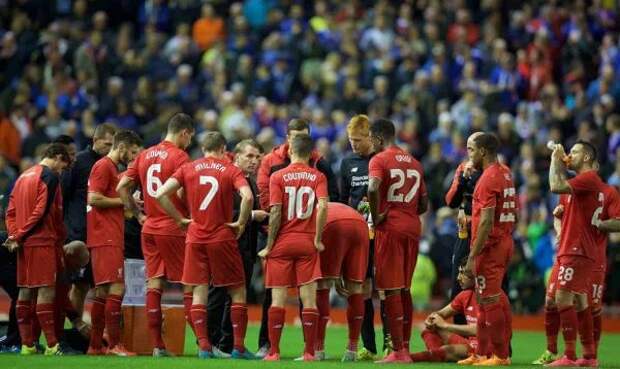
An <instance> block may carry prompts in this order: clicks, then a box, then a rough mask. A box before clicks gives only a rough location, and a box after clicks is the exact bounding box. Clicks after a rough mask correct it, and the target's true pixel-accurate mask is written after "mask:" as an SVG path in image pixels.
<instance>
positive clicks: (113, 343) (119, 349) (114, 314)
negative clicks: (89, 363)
mask: <svg viewBox="0 0 620 369" xmlns="http://www.w3.org/2000/svg"><path fill="white" fill-rule="evenodd" d="M124 295H125V283H124V282H114V283H111V284H110V289H109V293H108V296H107V297H106V300H105V327H106V331H107V332H108V346H109V347H110V349H109V350H108V354H114V355H117V356H135V353H133V352H129V351H127V350H126V349H125V348H124V347H123V345H122V344H121V320H122V303H123V296H124Z"/></svg>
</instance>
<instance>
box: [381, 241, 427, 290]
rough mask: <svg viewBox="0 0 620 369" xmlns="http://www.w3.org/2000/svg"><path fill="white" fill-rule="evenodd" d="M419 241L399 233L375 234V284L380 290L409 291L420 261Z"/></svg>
mask: <svg viewBox="0 0 620 369" xmlns="http://www.w3.org/2000/svg"><path fill="white" fill-rule="evenodd" d="M418 245H419V240H418V239H415V238H412V237H408V236H406V235H402V234H399V233H392V232H385V231H379V230H377V231H376V233H375V284H376V286H377V289H378V290H396V289H403V288H405V289H408V288H409V287H411V278H412V277H413V270H414V269H415V264H416V262H417V260H418Z"/></svg>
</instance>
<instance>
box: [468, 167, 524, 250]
mask: <svg viewBox="0 0 620 369" xmlns="http://www.w3.org/2000/svg"><path fill="white" fill-rule="evenodd" d="M487 207H494V208H495V214H494V221H493V229H491V233H490V234H489V238H488V239H489V241H495V240H499V239H502V238H506V237H510V238H512V231H513V229H514V227H515V222H516V220H517V198H516V190H515V185H514V182H513V180H512V173H511V172H510V168H508V167H507V166H505V165H504V164H500V163H494V164H492V165H490V166H489V167H488V168H486V169H485V170H484V171H483V172H482V175H481V176H480V179H479V180H478V183H476V188H475V190H474V195H473V203H472V235H474V236H476V235H477V234H478V226H479V224H480V217H481V215H482V210H483V209H484V208H487Z"/></svg>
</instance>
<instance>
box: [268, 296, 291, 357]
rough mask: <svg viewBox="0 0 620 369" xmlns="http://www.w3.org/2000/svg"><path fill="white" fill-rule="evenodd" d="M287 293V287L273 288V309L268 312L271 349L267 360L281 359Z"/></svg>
mask: <svg viewBox="0 0 620 369" xmlns="http://www.w3.org/2000/svg"><path fill="white" fill-rule="evenodd" d="M287 291H288V289H287V288H286V287H273V288H271V307H270V308H269V312H268V319H269V320H268V326H269V343H270V344H271V347H270V348H269V355H267V356H266V357H265V360H279V359H280V337H281V336H282V329H283V328H284V319H285V310H284V304H285V302H286V294H287Z"/></svg>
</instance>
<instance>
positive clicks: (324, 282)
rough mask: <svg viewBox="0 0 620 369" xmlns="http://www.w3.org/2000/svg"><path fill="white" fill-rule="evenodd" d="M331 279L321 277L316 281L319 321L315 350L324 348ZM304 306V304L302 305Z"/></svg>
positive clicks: (321, 350)
mask: <svg viewBox="0 0 620 369" xmlns="http://www.w3.org/2000/svg"><path fill="white" fill-rule="evenodd" d="M332 282H333V281H332V280H331V279H321V280H319V281H318V282H317V291H316V306H317V310H318V312H319V321H318V325H317V329H316V346H315V351H319V352H323V351H324V350H325V331H326V329H327V323H328V322H329V312H330V306H329V290H330V288H331V286H332ZM304 306H305V305H304Z"/></svg>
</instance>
